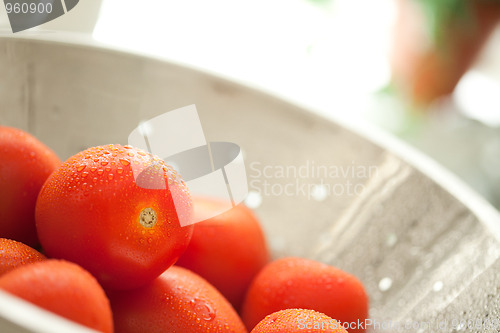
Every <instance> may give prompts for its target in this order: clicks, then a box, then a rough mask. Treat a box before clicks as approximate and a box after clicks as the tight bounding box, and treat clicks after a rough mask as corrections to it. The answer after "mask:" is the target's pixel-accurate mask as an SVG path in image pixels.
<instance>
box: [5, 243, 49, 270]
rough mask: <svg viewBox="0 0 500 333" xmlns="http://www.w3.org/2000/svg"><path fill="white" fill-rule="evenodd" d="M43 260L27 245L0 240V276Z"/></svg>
mask: <svg viewBox="0 0 500 333" xmlns="http://www.w3.org/2000/svg"><path fill="white" fill-rule="evenodd" d="M45 259H46V258H45V256H44V255H43V254H41V253H40V252H38V251H37V250H35V249H33V248H31V247H29V246H28V245H25V244H23V243H20V242H16V241H15V240H12V239H6V238H0V276H1V275H3V274H4V273H7V272H8V271H11V270H13V269H14V268H16V267H19V266H23V265H26V264H30V263H33V262H37V261H42V260H45Z"/></svg>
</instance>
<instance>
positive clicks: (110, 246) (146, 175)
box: [36, 145, 193, 289]
mask: <svg viewBox="0 0 500 333" xmlns="http://www.w3.org/2000/svg"><path fill="white" fill-rule="evenodd" d="M141 166H143V167H144V172H142V173H141V174H140V176H139V177H138V178H137V179H138V180H137V181H136V180H135V175H134V173H133V169H132V168H133V167H134V168H138V167H141ZM148 166H151V167H148ZM134 170H136V169H134ZM141 177H142V178H141ZM140 178H141V179H140ZM139 180H141V181H142V184H141V186H139V185H138V183H137V182H139ZM158 182H163V186H164V187H166V189H157V188H158V185H161V183H158ZM149 185H151V186H149ZM174 198H175V199H176V201H175V204H174ZM191 213H192V202H191V197H190V194H189V191H188V189H187V187H186V184H185V183H184V182H183V181H182V179H181V178H180V176H179V175H178V174H177V173H176V172H175V171H174V170H173V169H172V168H171V167H169V166H167V165H166V164H165V163H164V162H163V161H162V160H160V159H159V158H157V157H152V156H151V155H149V154H147V153H145V152H143V151H142V150H140V149H136V148H132V147H129V146H125V147H123V146H120V145H109V146H102V147H95V148H90V149H87V150H85V151H83V152H80V153H78V154H76V155H75V156H73V157H71V158H70V159H68V160H67V161H66V162H64V163H63V164H62V165H61V167H60V168H58V169H57V170H56V171H55V172H54V173H53V174H52V175H51V176H50V177H49V179H48V180H47V182H46V183H45V185H44V186H43V188H42V190H41V192H40V195H39V198H38V202H37V207H36V224H37V229H38V235H39V238H40V242H41V243H42V246H43V248H44V250H45V252H46V253H47V255H48V256H50V257H54V258H62V259H66V260H69V261H73V262H76V263H78V264H79V265H81V266H82V267H84V268H85V269H87V270H88V271H90V272H91V273H92V274H93V275H94V276H95V277H96V278H97V279H98V281H99V282H100V283H101V284H102V285H103V286H104V287H105V288H116V289H128V288H134V287H138V286H141V285H144V284H145V283H147V282H150V281H152V280H153V279H154V278H156V277H157V276H158V275H160V274H161V273H162V272H163V271H164V270H165V269H167V268H168V267H170V266H171V265H173V264H174V263H175V262H176V261H177V259H178V258H179V256H180V255H181V253H182V252H184V250H185V249H186V247H187V245H188V243H189V240H190V239H191V235H192V231H193V226H192V225H190V226H186V227H181V225H180V224H179V218H180V217H182V218H186V216H188V217H190V216H191Z"/></svg>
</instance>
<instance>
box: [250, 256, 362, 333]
mask: <svg viewBox="0 0 500 333" xmlns="http://www.w3.org/2000/svg"><path fill="white" fill-rule="evenodd" d="M290 308H303V309H311V310H316V311H319V312H321V313H324V314H326V315H327V316H329V317H331V318H333V319H335V320H338V321H339V322H340V323H341V324H342V325H343V326H344V327H345V328H347V329H348V330H349V332H364V327H363V326H362V325H358V324H357V322H358V320H359V321H360V322H361V323H364V322H365V319H367V318H368V297H367V295H366V292H365V289H364V287H363V285H362V284H361V282H360V281H359V280H358V279H357V278H356V277H354V276H353V275H350V274H348V273H346V272H344V271H342V270H340V269H338V268H335V267H332V266H329V265H326V264H323V263H320V262H317V261H314V260H309V259H302V258H294V257H290V258H283V259H279V260H276V261H274V262H271V263H269V264H268V265H266V267H264V268H263V269H262V271H261V272H260V273H259V274H258V275H257V276H256V277H255V279H254V281H253V282H252V284H251V286H250V288H249V290H248V293H247V296H246V299H245V302H244V303H243V308H242V318H243V322H244V323H245V325H246V326H247V328H248V329H251V328H252V327H254V326H255V325H256V324H257V323H258V322H259V321H260V320H262V319H263V318H264V317H265V316H267V315H269V314H271V313H273V312H276V311H279V310H284V309H290ZM346 323H348V324H349V327H348V326H346ZM352 323H356V324H355V325H353V324H352ZM353 327H354V329H352V328H353Z"/></svg>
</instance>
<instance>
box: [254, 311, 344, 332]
mask: <svg viewBox="0 0 500 333" xmlns="http://www.w3.org/2000/svg"><path fill="white" fill-rule="evenodd" d="M251 333H347V331H346V330H345V329H344V328H343V327H342V325H340V324H339V323H338V322H337V321H336V320H335V319H332V318H330V317H328V316H327V315H325V314H323V313H321V312H316V311H314V310H305V309H287V310H281V311H278V312H275V313H272V314H270V315H268V316H267V317H266V318H264V319H262V320H261V321H260V322H259V323H258V324H257V326H255V327H254V329H253V330H252V332H251Z"/></svg>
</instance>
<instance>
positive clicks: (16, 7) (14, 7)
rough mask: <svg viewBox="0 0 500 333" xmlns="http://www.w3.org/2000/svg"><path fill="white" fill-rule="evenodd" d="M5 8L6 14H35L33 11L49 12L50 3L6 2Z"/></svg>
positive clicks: (50, 8) (50, 9)
mask: <svg viewBox="0 0 500 333" xmlns="http://www.w3.org/2000/svg"><path fill="white" fill-rule="evenodd" d="M5 9H6V10H7V14H10V13H14V14H20V13H22V14H28V13H31V14H35V13H39V14H42V13H47V14H50V13H51V12H52V3H50V2H48V3H34V2H14V3H6V4H5Z"/></svg>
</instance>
